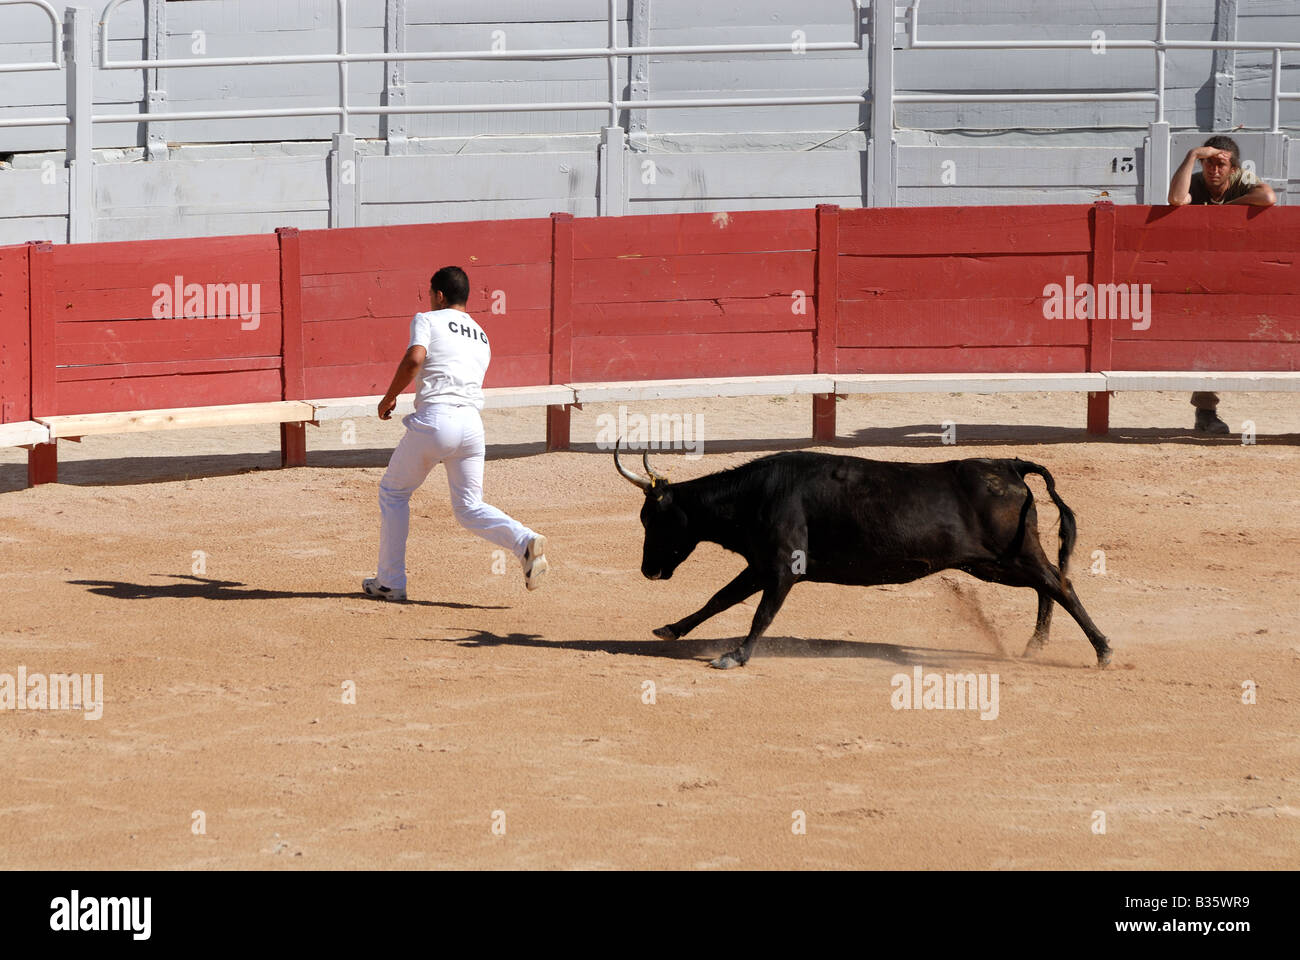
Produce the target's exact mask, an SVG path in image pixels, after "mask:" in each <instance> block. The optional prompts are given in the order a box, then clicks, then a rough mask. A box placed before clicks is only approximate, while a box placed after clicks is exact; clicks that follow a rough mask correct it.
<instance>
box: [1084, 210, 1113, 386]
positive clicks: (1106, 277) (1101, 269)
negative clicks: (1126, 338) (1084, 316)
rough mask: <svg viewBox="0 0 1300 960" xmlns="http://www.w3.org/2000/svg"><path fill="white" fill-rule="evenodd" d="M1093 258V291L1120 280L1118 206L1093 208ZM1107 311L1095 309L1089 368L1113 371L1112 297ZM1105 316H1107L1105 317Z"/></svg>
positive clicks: (1089, 343) (1090, 322)
mask: <svg viewBox="0 0 1300 960" xmlns="http://www.w3.org/2000/svg"><path fill="white" fill-rule="evenodd" d="M1093 218H1094V219H1093V243H1094V249H1093V257H1092V271H1091V273H1090V274H1089V275H1088V280H1089V281H1090V282H1091V283H1092V284H1093V286H1094V288H1095V287H1096V286H1097V285H1098V284H1103V283H1113V282H1115V281H1116V280H1117V277H1116V273H1115V205H1114V204H1113V203H1107V202H1102V203H1098V204H1097V205H1096V206H1094V207H1093ZM1107 304H1108V309H1106V310H1100V309H1098V310H1095V311H1094V312H1095V313H1096V314H1097V316H1095V317H1093V318H1092V319H1091V320H1090V321H1089V342H1088V369H1089V370H1109V369H1110V357H1111V353H1110V347H1111V340H1112V339H1113V336H1112V332H1113V330H1114V327H1115V318H1114V317H1112V316H1110V310H1109V295H1108V296H1107ZM1103 314H1105V315H1104V316H1103Z"/></svg>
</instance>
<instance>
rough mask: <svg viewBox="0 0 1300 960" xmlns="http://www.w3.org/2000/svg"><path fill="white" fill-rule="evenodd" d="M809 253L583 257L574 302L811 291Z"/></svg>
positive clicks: (811, 269) (807, 294)
mask: <svg viewBox="0 0 1300 960" xmlns="http://www.w3.org/2000/svg"><path fill="white" fill-rule="evenodd" d="M814 259H815V255H814V254H813V253H812V252H794V253H733V254H705V255H700V256H685V257H637V258H632V259H622V260H585V261H583V262H582V269H581V270H579V271H578V272H577V275H576V277H575V278H574V290H573V298H574V301H575V302H576V303H597V302H608V301H624V302H626V301H629V300H702V299H708V298H710V297H754V296H779V295H784V296H787V297H789V296H792V295H793V294H794V292H795V291H797V290H798V291H802V292H803V293H804V295H805V296H812V294H813V283H814V277H813V261H814Z"/></svg>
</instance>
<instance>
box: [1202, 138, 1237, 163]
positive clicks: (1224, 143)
mask: <svg viewBox="0 0 1300 960" xmlns="http://www.w3.org/2000/svg"><path fill="white" fill-rule="evenodd" d="M1203 146H1206V147H1213V148H1214V149H1215V150H1227V151H1228V152H1229V153H1230V154H1232V165H1233V167H1240V166H1241V148H1240V147H1238V146H1237V141H1236V140H1234V139H1232V137H1227V136H1224V135H1223V134H1221V133H1220V134H1216V135H1215V136H1213V137H1210V139H1209V140H1206V141H1205V143H1204V144H1203Z"/></svg>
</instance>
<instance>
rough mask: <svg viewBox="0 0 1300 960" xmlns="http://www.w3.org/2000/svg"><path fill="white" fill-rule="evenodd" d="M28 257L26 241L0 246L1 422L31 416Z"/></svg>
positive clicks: (27, 418) (10, 421)
mask: <svg viewBox="0 0 1300 960" xmlns="http://www.w3.org/2000/svg"><path fill="white" fill-rule="evenodd" d="M29 259H30V254H29V253H28V252H27V247H26V245H23V246H15V247H0V423H14V422H16V421H19V420H30V419H31V412H32V390H31V377H32V369H31V320H30V318H29V316H28V298H29V296H30V292H31V291H30V278H29V277H28V273H27V264H28V260H29Z"/></svg>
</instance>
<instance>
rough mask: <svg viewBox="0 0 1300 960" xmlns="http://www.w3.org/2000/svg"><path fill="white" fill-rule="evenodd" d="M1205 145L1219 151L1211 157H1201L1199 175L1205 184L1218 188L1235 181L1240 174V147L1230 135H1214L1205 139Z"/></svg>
mask: <svg viewBox="0 0 1300 960" xmlns="http://www.w3.org/2000/svg"><path fill="white" fill-rule="evenodd" d="M1205 146H1207V147H1213V148H1214V149H1215V150H1218V151H1220V152H1219V153H1218V154H1216V155H1215V156H1212V157H1203V158H1202V159H1201V175H1202V176H1203V177H1205V182H1206V184H1207V185H1209V186H1211V187H1214V188H1215V189H1219V188H1222V187H1227V186H1228V185H1229V184H1231V183H1234V182H1236V180H1237V178H1238V177H1240V176H1241V148H1240V147H1238V146H1237V141H1236V140H1234V139H1232V137H1225V136H1216V137H1210V139H1208V140H1206V141H1205Z"/></svg>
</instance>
